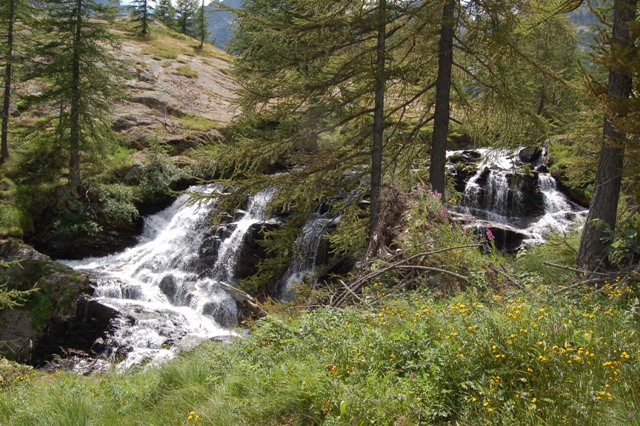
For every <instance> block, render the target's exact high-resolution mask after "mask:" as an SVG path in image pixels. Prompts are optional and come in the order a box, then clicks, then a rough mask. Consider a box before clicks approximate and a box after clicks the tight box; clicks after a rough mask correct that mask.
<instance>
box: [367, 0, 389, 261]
mask: <svg viewBox="0 0 640 426" xmlns="http://www.w3.org/2000/svg"><path fill="white" fill-rule="evenodd" d="M378 7H379V8H380V10H379V11H378V43H377V48H376V55H377V57H376V75H375V78H376V85H375V105H374V112H373V142H372V149H371V205H370V207H369V250H368V253H370V254H372V255H374V254H375V252H377V248H378V246H379V244H380V242H379V241H378V240H379V238H378V237H377V235H378V234H379V232H378V223H379V221H380V194H381V192H382V145H383V133H384V91H385V80H386V77H385V55H386V51H385V49H386V46H385V43H386V38H387V34H386V8H387V2H386V0H379V4H378Z"/></svg>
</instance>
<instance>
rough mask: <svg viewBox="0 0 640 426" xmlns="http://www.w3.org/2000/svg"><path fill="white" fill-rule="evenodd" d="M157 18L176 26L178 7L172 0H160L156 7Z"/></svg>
mask: <svg viewBox="0 0 640 426" xmlns="http://www.w3.org/2000/svg"><path fill="white" fill-rule="evenodd" d="M154 15H155V18H156V19H157V20H158V21H160V22H162V23H163V24H165V25H166V26H167V27H169V28H173V27H174V26H175V19H176V9H175V7H173V4H172V3H171V0H158V2H157V3H156V8H155V13H154Z"/></svg>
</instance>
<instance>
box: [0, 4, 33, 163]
mask: <svg viewBox="0 0 640 426" xmlns="http://www.w3.org/2000/svg"><path fill="white" fill-rule="evenodd" d="M31 12H32V9H31V7H30V5H29V3H28V2H27V1H25V0H6V1H3V2H2V4H0V26H1V28H2V30H0V37H2V38H3V39H4V41H5V43H3V44H4V46H3V48H2V50H1V51H0V60H1V61H2V62H4V75H3V79H4V84H3V86H4V92H3V96H2V130H1V135H0V140H1V143H0V164H2V163H4V162H5V161H6V160H7V159H8V158H9V119H10V115H11V101H12V88H13V85H14V80H13V77H14V74H15V72H14V71H15V65H16V62H17V61H16V41H17V40H16V36H17V34H18V29H19V25H21V24H24V23H25V22H29V21H31V20H30V19H29V15H30V14H31Z"/></svg>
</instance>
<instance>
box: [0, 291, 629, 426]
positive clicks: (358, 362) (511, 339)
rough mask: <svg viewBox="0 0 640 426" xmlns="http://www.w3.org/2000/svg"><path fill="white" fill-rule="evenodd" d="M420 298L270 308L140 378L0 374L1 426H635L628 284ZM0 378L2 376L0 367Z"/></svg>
mask: <svg viewBox="0 0 640 426" xmlns="http://www.w3.org/2000/svg"><path fill="white" fill-rule="evenodd" d="M553 287H554V286H551V285H547V286H529V287H527V288H526V289H525V290H518V291H508V292H502V293H500V294H498V293H496V292H492V291H488V292H477V291H474V289H473V287H471V288H469V289H468V290H467V291H465V292H463V293H461V294H459V295H458V296H455V297H452V298H434V296H433V295H432V294H431V293H430V292H428V291H423V290H414V291H408V292H405V293H402V294H396V295H394V296H393V297H390V298H385V297H384V293H385V292H387V291H388V288H387V287H386V286H385V284H384V283H382V282H378V283H374V284H373V285H372V286H370V287H369V288H368V289H366V290H365V292H364V295H363V298H362V302H361V303H360V304H359V305H358V306H352V307H349V308H347V309H341V310H335V309H329V308H322V309H317V310H314V311H307V312H299V311H297V310H296V309H295V308H293V307H291V309H290V311H289V312H288V313H287V312H285V311H284V310H283V311H282V314H281V315H277V314H272V315H270V316H269V317H268V318H266V319H263V320H261V321H259V322H258V323H257V324H255V327H254V328H253V329H252V331H251V333H250V335H249V336H247V337H245V338H241V339H237V340H235V341H234V342H232V343H231V344H228V345H225V344H216V343H207V344H204V345H203V346H201V347H199V348H198V349H196V350H195V351H193V352H191V353H185V354H182V355H180V356H179V357H178V358H177V359H175V360H173V361H172V362H170V363H168V364H166V365H163V366H161V367H154V368H149V369H147V370H146V371H140V372H129V373H127V374H117V373H109V374H103V375H95V376H91V377H81V376H77V375H74V374H73V373H60V372H58V373H55V374H40V373H37V374H34V373H31V374H24V373H21V374H20V375H19V376H18V377H10V376H8V377H6V378H5V380H4V382H3V384H2V386H3V390H2V392H1V393H0V419H1V420H0V421H1V422H2V424H3V425H5V426H6V425H35V424H42V425H80V424H140V425H141V424H145V425H167V424H190V423H194V422H199V423H201V424H215V425H243V424H245V425H268V424H273V425H275V424H278V425H280V424H376V425H381V424H394V425H402V424H407V425H408V424H445V423H446V424H461V425H462V424H478V425H481V424H487V425H496V424H505V425H511V424H569V425H572V424H573V425H575V424H584V425H602V424H606V423H608V424H621V425H622V424H635V423H638V419H637V416H638V415H640V412H639V411H638V410H639V409H640V388H639V385H638V382H637V378H638V377H639V376H640V363H639V362H638V358H639V357H640V343H639V339H638V317H637V314H636V305H637V304H638V301H637V295H638V289H637V288H634V287H630V286H629V287H626V288H625V289H619V288H618V287H616V286H615V283H613V284H609V285H606V286H605V287H604V288H602V289H600V290H598V291H594V290H593V289H588V290H577V291H575V292H574V293H572V294H562V295H553V293H552V291H551V290H552V289H553ZM3 374H4V373H3Z"/></svg>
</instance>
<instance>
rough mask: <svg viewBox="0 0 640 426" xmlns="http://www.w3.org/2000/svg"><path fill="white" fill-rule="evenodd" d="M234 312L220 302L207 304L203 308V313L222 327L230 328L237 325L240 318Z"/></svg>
mask: <svg viewBox="0 0 640 426" xmlns="http://www.w3.org/2000/svg"><path fill="white" fill-rule="evenodd" d="M236 312H237V311H234V310H231V309H228V308H227V307H226V306H225V305H224V304H220V302H207V303H205V304H204V306H203V307H202V313H203V314H204V315H209V316H210V317H212V318H213V319H214V320H215V322H217V323H218V324H219V325H221V326H222V327H226V328H230V327H233V326H235V325H236V324H237V322H238V318H237V317H236Z"/></svg>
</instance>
